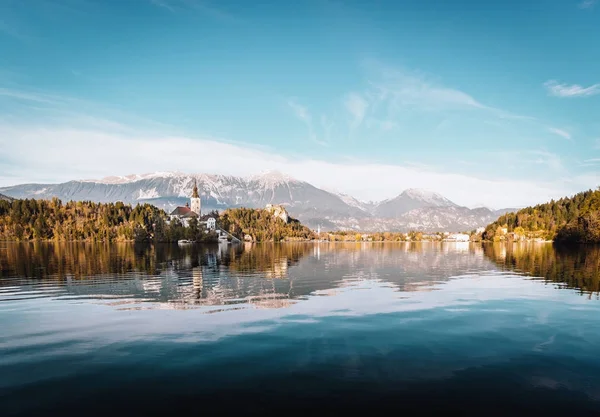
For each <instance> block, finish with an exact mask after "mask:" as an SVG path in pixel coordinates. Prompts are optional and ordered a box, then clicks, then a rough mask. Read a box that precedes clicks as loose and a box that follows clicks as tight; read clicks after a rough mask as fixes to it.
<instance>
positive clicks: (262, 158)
mask: <svg viewBox="0 0 600 417" xmlns="http://www.w3.org/2000/svg"><path fill="white" fill-rule="evenodd" d="M0 148H1V149H2V150H3V153H5V154H6V155H10V158H11V161H10V164H6V163H5V164H4V165H2V164H1V163H0V171H2V172H3V175H2V176H0V183H2V185H5V186H6V185H12V184H15V183H22V182H63V181H68V180H72V179H87V178H102V177H106V176H110V175H127V174H131V173H144V172H154V171H183V172H208V173H221V174H229V175H252V174H255V173H257V172H260V171H262V170H264V169H276V170H279V171H282V172H286V173H288V174H290V175H292V176H294V177H296V178H298V179H301V180H304V181H308V182H310V183H311V184H314V185H316V186H318V187H322V188H329V189H337V190H339V191H341V192H344V193H346V194H350V195H352V196H354V197H357V198H359V199H362V200H367V201H368V200H381V199H384V198H389V197H393V196H394V195H396V194H398V193H400V192H401V191H402V190H404V189H406V188H411V187H416V188H426V189H431V190H436V191H439V192H441V193H443V194H444V195H446V196H447V197H448V198H450V199H452V200H454V201H456V202H457V203H459V204H463V205H467V206H472V205H474V204H477V203H480V202H484V203H485V204H486V205H488V206H491V207H507V206H523V205H528V204H533V203H538V202H541V201H546V200H548V199H550V198H557V197H561V196H564V195H567V194H570V193H573V192H576V191H579V190H582V189H585V188H589V187H593V186H595V184H596V183H597V182H598V175H596V174H590V175H588V176H581V177H571V178H569V180H568V181H567V180H564V181H563V180H554V181H550V180H549V181H547V182H534V181H529V180H526V179H522V180H509V179H503V178H497V179H484V178H481V177H478V176H470V175H464V174H458V173H456V172H451V171H443V172H440V171H435V170H433V169H430V168H428V167H422V166H418V165H410V164H381V163H374V162H366V161H360V160H352V161H346V162H339V161H338V162H336V161H325V160H320V159H310V158H302V157H298V156H297V155H296V156H295V155H288V156H284V155H279V154H277V153H275V152H272V151H268V150H265V149H256V148H250V147H248V146H246V145H242V144H232V143H223V142H222V141H221V140H219V139H215V138H206V137H203V138H191V137H185V136H168V135H158V134H148V133H145V132H138V133H137V134H135V135H134V134H130V133H127V132H115V131H103V130H99V129H97V128H93V129H92V128H77V129H75V128H61V127H48V126H42V125H38V126H34V125H33V126H32V125H31V124H27V125H25V124H22V125H15V124H12V125H9V124H4V125H0ZM207 149H210V153H211V154H213V155H226V159H227V164H223V162H222V159H221V158H206V157H205V156H206V154H207V153H206V151H207ZM538 156H539V157H540V158H545V159H544V161H545V162H544V163H546V164H550V165H552V164H555V165H556V166H558V165H557V164H558V162H557V161H554V162H552V157H551V156H549V155H546V154H543V155H542V154H539V155H538Z"/></svg>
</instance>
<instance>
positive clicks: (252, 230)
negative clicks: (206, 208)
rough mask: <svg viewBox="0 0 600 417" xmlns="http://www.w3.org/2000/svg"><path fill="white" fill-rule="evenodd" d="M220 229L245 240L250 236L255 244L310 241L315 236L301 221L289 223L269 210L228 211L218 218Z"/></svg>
mask: <svg viewBox="0 0 600 417" xmlns="http://www.w3.org/2000/svg"><path fill="white" fill-rule="evenodd" d="M217 221H218V223H219V225H220V227H222V228H223V229H224V230H226V231H228V232H229V233H231V234H232V235H234V236H236V237H237V238H238V239H240V240H244V239H245V238H246V236H249V237H250V238H251V239H252V241H254V242H266V241H274V242H279V241H281V240H310V239H314V237H315V234H314V233H313V231H312V230H310V229H309V228H308V227H306V226H304V225H302V223H300V221H298V220H296V219H292V218H291V217H290V218H289V220H288V222H285V221H283V220H282V219H281V218H279V217H276V216H274V215H272V214H271V213H270V212H269V211H268V210H261V209H258V210H257V209H249V208H235V209H227V210H225V211H223V213H221V214H220V216H219V218H218V220H217Z"/></svg>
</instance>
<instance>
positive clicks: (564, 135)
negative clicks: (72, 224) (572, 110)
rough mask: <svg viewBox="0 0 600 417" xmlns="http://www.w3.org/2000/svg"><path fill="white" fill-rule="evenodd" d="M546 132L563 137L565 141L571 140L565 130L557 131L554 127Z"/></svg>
mask: <svg viewBox="0 0 600 417" xmlns="http://www.w3.org/2000/svg"><path fill="white" fill-rule="evenodd" d="M548 132H550V133H554V134H555V135H558V136H560V137H563V138H565V139H567V140H571V134H570V133H569V132H567V131H566V130H563V129H558V128H556V127H549V128H548Z"/></svg>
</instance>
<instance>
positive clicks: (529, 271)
mask: <svg viewBox="0 0 600 417" xmlns="http://www.w3.org/2000/svg"><path fill="white" fill-rule="evenodd" d="M484 250H485V256H486V257H488V258H489V259H491V260H492V261H493V262H494V263H495V264H496V265H497V266H498V267H499V268H501V269H503V270H509V271H514V272H517V273H522V274H526V275H529V276H531V277H533V278H542V279H544V280H546V281H548V282H552V283H556V284H558V285H557V287H559V288H574V289H578V290H580V291H581V292H582V293H586V294H589V295H590V296H591V295H592V293H596V294H597V293H598V292H600V246H591V245H588V246H575V247H562V246H553V245H552V244H548V243H542V244H539V243H515V244H508V245H504V244H494V245H486V246H485V247H484Z"/></svg>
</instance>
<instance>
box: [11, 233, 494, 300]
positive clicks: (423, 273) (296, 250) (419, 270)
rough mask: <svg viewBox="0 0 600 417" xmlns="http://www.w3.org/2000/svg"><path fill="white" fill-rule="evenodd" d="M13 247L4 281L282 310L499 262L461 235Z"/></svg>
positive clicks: (73, 292)
mask: <svg viewBox="0 0 600 417" xmlns="http://www.w3.org/2000/svg"><path fill="white" fill-rule="evenodd" d="M3 245H4V246H0V267H1V277H2V279H1V280H0V287H10V288H13V289H14V288H19V290H18V291H21V292H25V291H26V292H28V294H36V296H37V295H40V296H52V297H57V298H60V297H69V298H91V299H103V300H105V299H110V300H112V304H114V305H118V306H119V307H120V308H125V307H127V308H147V307H148V306H149V304H147V303H146V304H143V303H144V302H146V301H150V302H154V303H159V304H158V305H159V306H160V307H165V308H189V307H194V306H222V308H227V309H231V308H247V307H248V306H249V305H250V306H254V307H257V308H276V307H284V306H287V305H289V304H290V303H293V302H295V300H298V299H302V298H304V297H306V296H308V295H311V294H315V293H317V294H319V295H325V294H330V293H335V291H336V290H337V289H342V288H346V287H352V286H353V285H356V284H357V283H358V282H360V281H364V280H375V281H383V282H386V283H388V284H389V285H391V286H392V287H394V288H395V289H397V290H399V291H416V290H423V289H426V288H430V287H431V285H432V284H434V283H436V282H439V281H445V280H447V279H448V278H449V277H452V276H456V275H461V274H464V273H465V271H469V270H478V271H481V270H485V269H489V268H490V264H489V262H487V261H486V260H485V258H484V257H483V255H482V249H481V247H480V246H476V245H472V244H471V245H470V244H464V245H462V246H460V245H458V244H454V243H443V244H434V243H406V244H403V243H398V244H392V243H386V244H384V243H381V244H378V243H373V244H366V243H320V244H314V243H287V244H256V245H252V244H248V245H245V246H236V245H233V246H232V245H229V246H228V245H223V246H217V245H214V246H189V247H185V248H180V247H178V246H176V245H174V246H173V245H163V246H161V245H158V246H135V245H129V244H122V245H120V244H113V245H92V244H43V243H39V244H38V243H34V244H12V243H10V244H3ZM49 288H52V292H51V293H49V292H48V289H49ZM12 291H13V290H12V289H8V290H7V292H6V293H5V294H8V296H9V297H10V295H11V294H12V295H14V293H13V292H12ZM0 298H2V297H0Z"/></svg>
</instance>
